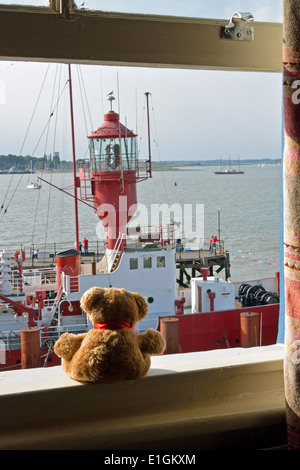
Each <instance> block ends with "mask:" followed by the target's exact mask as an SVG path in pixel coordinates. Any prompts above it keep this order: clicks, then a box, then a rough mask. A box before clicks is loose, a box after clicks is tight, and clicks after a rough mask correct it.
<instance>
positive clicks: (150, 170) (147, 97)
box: [145, 91, 152, 178]
mask: <svg viewBox="0 0 300 470" xmlns="http://www.w3.org/2000/svg"><path fill="white" fill-rule="evenodd" d="M145 95H146V101H147V122H148V148H149V160H148V163H149V176H150V178H151V177H152V168H151V144H150V118H149V95H150V93H149V92H148V91H147V92H146V93H145Z"/></svg>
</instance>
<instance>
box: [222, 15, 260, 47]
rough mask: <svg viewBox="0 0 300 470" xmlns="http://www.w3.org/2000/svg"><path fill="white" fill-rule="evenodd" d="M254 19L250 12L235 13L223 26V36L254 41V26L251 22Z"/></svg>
mask: <svg viewBox="0 0 300 470" xmlns="http://www.w3.org/2000/svg"><path fill="white" fill-rule="evenodd" d="M252 21H253V15H252V14H251V13H249V12H246V13H240V12H238V11H236V12H235V13H233V15H232V17H231V20H230V21H229V23H228V24H227V25H225V26H222V38H223V39H232V40H234V41H253V38H254V33H253V27H252V26H250V24H249V23H251V22H252Z"/></svg>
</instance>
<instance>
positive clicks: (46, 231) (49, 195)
mask: <svg viewBox="0 0 300 470" xmlns="http://www.w3.org/2000/svg"><path fill="white" fill-rule="evenodd" d="M57 71H58V67H57V68H56V74H55V81H54V86H53V93H52V100H51V107H50V109H52V105H53V101H54V92H55V87H56V80H57ZM60 72H61V69H60ZM59 92H60V89H59V84H58V87H57V94H58V97H59V95H60V93H59ZM57 114H58V113H56V120H55V126H54V138H53V148H55V147H54V144H55V137H56V125H57ZM48 124H49V126H48V130H47V138H46V142H45V150H44V155H46V149H47V143H48V136H49V129H50V120H49V121H48ZM52 177H53V170H51V173H50V182H52ZM51 189H52V186H51V185H50V187H49V194H48V207H47V216H46V227H45V241H44V246H45V249H46V243H47V235H48V224H49V212H50V199H51Z"/></svg>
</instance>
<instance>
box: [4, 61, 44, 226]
mask: <svg viewBox="0 0 300 470" xmlns="http://www.w3.org/2000/svg"><path fill="white" fill-rule="evenodd" d="M49 67H50V64H48V67H47V70H46V73H45V75H44V79H43V82H42V86H41V88H40V92H39V94H38V98H37V101H36V104H35V107H34V109H33V113H32V116H31V119H30V121H29V125H28V127H27V130H26V133H25V137H24V140H23V143H22V146H21V150H20V152H19V155H21V153H22V151H23V148H24V145H25V141H26V139H27V136H28V133H29V129H30V127H31V124H32V120H33V117H34V115H35V112H36V109H37V105H38V103H39V100H40V97H41V93H42V90H43V88H44V84H45V81H46V77H47V75H48V71H49ZM13 177H14V174H12V176H11V179H10V182H9V185H8V188H7V191H6V194H5V197H4V200H3V203H2V205H1V208H0V212H1V210H2V209H3V208H4V204H5V201H6V198H7V195H8V192H9V189H10V186H11V184H12V180H13ZM22 177H23V175H22V176H21V178H20V181H19V184H20V182H21V179H22ZM14 194H15V193H14ZM14 194H13V196H14ZM8 205H9V204H8ZM8 205H7V207H6V209H5V211H4V214H5V213H6V212H7V209H8ZM2 219H3V217H2ZM2 219H1V220H2Z"/></svg>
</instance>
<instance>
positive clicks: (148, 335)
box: [137, 328, 166, 355]
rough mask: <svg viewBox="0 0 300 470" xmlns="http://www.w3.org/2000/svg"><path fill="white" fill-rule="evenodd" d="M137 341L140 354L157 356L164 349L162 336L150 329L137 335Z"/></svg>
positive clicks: (164, 343) (164, 344)
mask: <svg viewBox="0 0 300 470" xmlns="http://www.w3.org/2000/svg"><path fill="white" fill-rule="evenodd" d="M137 339H138V342H139V346H140V349H141V351H142V353H148V354H153V355H159V354H162V353H163V352H164V350H165V349H166V342H165V340H164V338H163V336H162V335H161V334H160V333H159V332H158V331H156V330H152V329H151V328H149V329H148V330H147V331H145V332H144V333H140V334H138V335H137Z"/></svg>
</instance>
